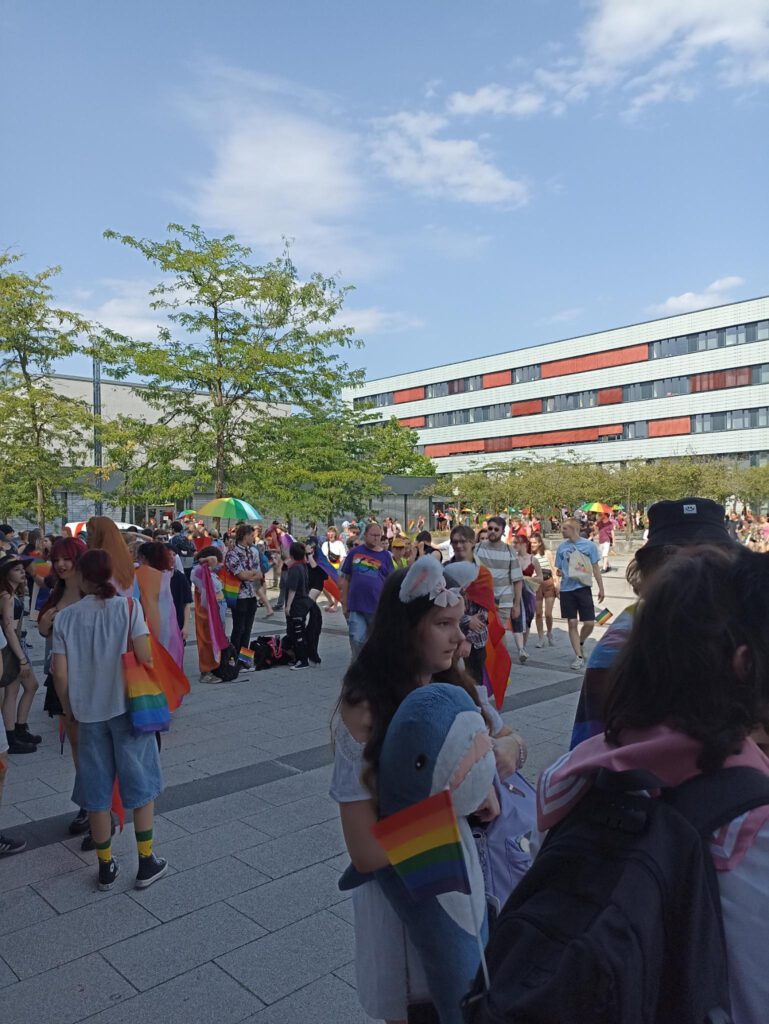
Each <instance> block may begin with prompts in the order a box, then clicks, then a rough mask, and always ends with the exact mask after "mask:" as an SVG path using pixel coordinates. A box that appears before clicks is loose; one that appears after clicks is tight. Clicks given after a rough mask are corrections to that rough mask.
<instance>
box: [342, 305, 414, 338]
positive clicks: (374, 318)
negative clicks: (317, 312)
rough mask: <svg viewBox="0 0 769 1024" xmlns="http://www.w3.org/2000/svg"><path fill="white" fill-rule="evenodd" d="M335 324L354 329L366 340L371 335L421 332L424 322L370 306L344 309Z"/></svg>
mask: <svg viewBox="0 0 769 1024" xmlns="http://www.w3.org/2000/svg"><path fill="white" fill-rule="evenodd" d="M334 324H335V325H338V326H344V327H352V328H353V329H354V331H355V333H356V335H359V336H360V337H362V338H363V339H364V340H365V338H366V337H367V335H370V334H399V333H401V332H402V331H414V330H420V329H421V328H422V327H424V325H425V324H424V320H420V319H419V318H418V317H415V316H410V315H409V314H408V313H401V312H398V311H388V310H384V309H379V308H378V307H377V306H369V307H367V308H365V309H343V310H341V311H340V313H339V314H338V315H337V316H336V317H334Z"/></svg>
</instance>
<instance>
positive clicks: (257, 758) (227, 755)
mask: <svg viewBox="0 0 769 1024" xmlns="http://www.w3.org/2000/svg"><path fill="white" fill-rule="evenodd" d="M274 756H275V755H274V754H272V753H270V752H269V751H267V750H259V749H257V748H256V747H249V746H237V747H236V748H235V749H233V748H232V746H231V747H230V749H229V750H226V751H223V752H222V753H220V754H207V753H204V754H203V756H201V751H200V750H198V756H197V757H196V758H194V759H193V760H192V761H190V762H189V766H190V767H191V768H193V769H195V770H196V771H201V772H205V773H206V774H207V775H218V774H219V773H220V772H229V771H232V769H233V768H245V767H246V766H247V765H250V764H259V763H260V762H261V761H270V760H272V758H273V757H274Z"/></svg>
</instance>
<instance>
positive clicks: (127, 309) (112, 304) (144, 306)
mask: <svg viewBox="0 0 769 1024" xmlns="http://www.w3.org/2000/svg"><path fill="white" fill-rule="evenodd" d="M156 284H157V281H147V280H123V279H121V278H105V279H104V280H102V281H99V282H97V288H98V293H99V294H101V295H104V294H107V295H108V296H109V297H108V298H106V299H103V300H102V301H101V302H98V301H97V302H94V301H93V299H94V289H93V288H91V289H87V290H86V289H76V290H75V291H73V292H72V298H73V299H74V300H75V301H74V302H71V303H70V306H71V308H72V309H73V310H74V311H75V312H77V313H79V314H80V316H83V317H85V318H86V320H92V321H96V323H99V324H103V326H104V327H109V328H110V330H113V331H116V332H117V333H118V334H126V335H128V336H129V337H131V338H136V339H137V340H138V341H157V337H158V327H159V325H161V324H164V325H167V324H168V321H167V320H166V318H165V316H164V315H163V314H162V312H160V311H155V310H153V309H150V302H151V298H150V296H149V291H150V289H151V288H154V286H155V285H156Z"/></svg>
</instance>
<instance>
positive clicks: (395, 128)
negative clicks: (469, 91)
mask: <svg viewBox="0 0 769 1024" xmlns="http://www.w3.org/2000/svg"><path fill="white" fill-rule="evenodd" d="M447 126H448V119H447V118H445V117H440V116H437V115H434V114H428V113H424V112H420V113H413V114H412V113H408V112H406V111H401V112H400V113H398V114H393V115H392V116H390V117H385V118H381V119H380V120H379V121H377V122H376V125H375V128H376V131H377V135H376V138H375V140H374V143H373V145H372V155H373V158H374V161H375V162H376V163H377V164H378V165H379V166H380V167H381V168H382V170H383V171H384V172H385V174H387V175H388V177H390V178H391V179H392V180H393V181H395V182H397V183H398V184H400V185H404V186H406V187H409V188H413V189H415V190H416V191H417V192H420V193H421V194H423V195H426V196H430V197H432V198H444V199H454V200H457V201H460V202H467V203H476V204H503V205H506V206H521V205H522V204H524V203H526V202H527V200H528V189H527V187H526V185H525V184H524V183H523V182H522V181H515V180H513V179H512V178H508V177H507V176H506V175H505V174H504V172H503V171H501V170H500V169H499V168H498V167H496V166H495V165H494V164H493V163H492V162H491V160H490V158H489V157H488V156H487V155H486V154H485V153H484V152H483V150H482V149H481V147H480V146H479V145H478V143H477V142H475V141H474V140H472V139H445V138H439V137H438V135H439V133H440V132H442V131H443V130H444V129H445V128H446V127H447Z"/></svg>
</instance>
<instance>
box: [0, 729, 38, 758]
mask: <svg viewBox="0 0 769 1024" xmlns="http://www.w3.org/2000/svg"><path fill="white" fill-rule="evenodd" d="M5 735H6V738H7V740H8V753H9V754H34V753H35V751H36V750H37V747H36V746H35V744H34V743H33V742H32V741H31V740H29V741H28V740H25V739H20V738H19V737H18V736H17V735H16V731H15V730H14V729H11V731H10V732H9V731H8V730H7V729H6V730H5Z"/></svg>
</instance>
